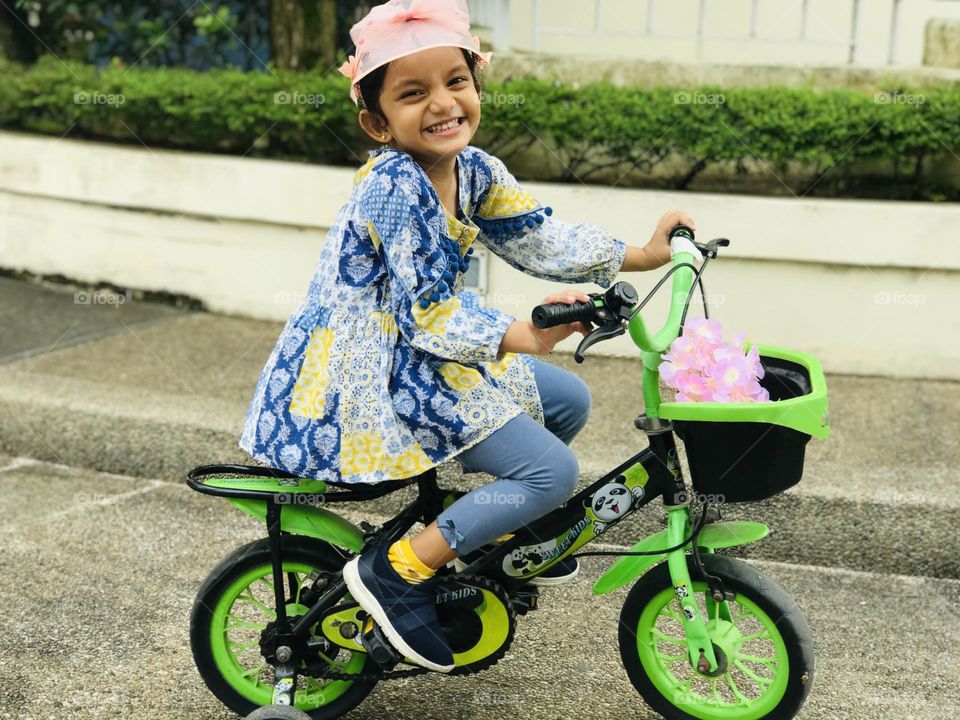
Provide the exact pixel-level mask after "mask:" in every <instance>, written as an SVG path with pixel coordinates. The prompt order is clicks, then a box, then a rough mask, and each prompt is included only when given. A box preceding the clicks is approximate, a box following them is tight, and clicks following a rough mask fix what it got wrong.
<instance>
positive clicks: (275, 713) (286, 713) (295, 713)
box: [244, 705, 311, 720]
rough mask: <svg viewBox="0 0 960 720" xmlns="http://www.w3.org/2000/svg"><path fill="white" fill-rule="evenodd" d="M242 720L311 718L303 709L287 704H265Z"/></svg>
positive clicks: (304, 719) (308, 719)
mask: <svg viewBox="0 0 960 720" xmlns="http://www.w3.org/2000/svg"><path fill="white" fill-rule="evenodd" d="M244 720H311V718H310V716H309V715H307V714H306V713H305V712H304V711H303V710H297V709H296V708H295V707H290V706H289V705H267V706H265V707H262V708H257V709H256V710H254V711H253V712H252V713H250V714H249V715H247V716H246V717H245V718H244Z"/></svg>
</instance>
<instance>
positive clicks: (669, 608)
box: [664, 602, 683, 625]
mask: <svg viewBox="0 0 960 720" xmlns="http://www.w3.org/2000/svg"><path fill="white" fill-rule="evenodd" d="M664 609H665V610H666V611H667V616H668V617H670V618H673V619H674V620H676V621H677V622H678V623H680V624H681V625H683V618H682V617H680V613H678V612H677V609H676V608H675V607H674V606H673V603H672V602H671V603H670V604H668V605H665V606H664Z"/></svg>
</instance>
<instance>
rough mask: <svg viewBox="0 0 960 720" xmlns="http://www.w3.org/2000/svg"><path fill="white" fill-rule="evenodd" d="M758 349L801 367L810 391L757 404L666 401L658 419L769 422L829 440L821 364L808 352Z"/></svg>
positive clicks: (827, 413)
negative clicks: (806, 376) (807, 380)
mask: <svg viewBox="0 0 960 720" xmlns="http://www.w3.org/2000/svg"><path fill="white" fill-rule="evenodd" d="M744 347H745V348H749V347H751V345H750V344H747V345H745V346H744ZM757 349H758V350H759V351H760V355H761V357H770V358H777V359H780V360H789V361H790V362H794V363H796V364H798V365H800V366H801V367H803V368H804V369H805V370H806V371H807V373H808V375H809V376H810V392H809V393H807V394H806V395H802V396H801V397H796V398H790V399H789V400H774V401H770V402H756V403H752V402H751V403H719V402H691V403H678V402H665V403H661V404H660V417H661V418H663V419H664V420H690V421H695V422H758V423H768V424H771V425H779V426H781V427H787V428H792V429H793V430H797V431H799V432H802V433H806V434H807V435H812V436H813V437H818V438H827V437H829V436H830V414H829V409H828V402H827V381H826V378H825V377H824V375H823V368H822V367H821V366H820V361H819V360H817V359H816V358H815V357H813V356H812V355H808V354H807V353H802V352H799V351H797V350H788V349H786V348H781V347H775V346H773V345H757Z"/></svg>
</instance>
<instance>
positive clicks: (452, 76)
mask: <svg viewBox="0 0 960 720" xmlns="http://www.w3.org/2000/svg"><path fill="white" fill-rule="evenodd" d="M379 101H380V113H379V114H377V113H374V112H371V111H369V110H364V111H363V112H361V113H360V124H361V126H362V127H363V129H364V130H366V132H367V134H369V135H370V137H372V138H373V139H374V140H376V141H378V142H387V143H389V144H390V145H391V146H392V147H395V148H397V149H398V150H403V151H404V152H406V153H409V154H410V156H411V157H413V159H414V160H416V161H417V162H418V163H419V164H420V165H421V166H424V167H427V166H433V165H436V164H438V163H440V162H442V161H444V160H450V159H452V158H454V157H456V155H457V154H458V153H459V152H460V151H461V150H463V149H464V148H465V147H466V146H467V145H469V144H470V140H471V139H472V138H473V136H474V134H475V133H476V131H477V126H478V125H479V123H480V95H479V93H478V91H477V87H476V85H475V83H474V79H473V75H472V73H471V71H470V68H469V66H468V65H467V61H466V58H465V57H464V54H463V51H462V50H461V49H460V48H456V47H440V48H433V49H430V50H422V51H420V52H418V53H414V54H413V55H408V56H406V57H402V58H400V59H399V60H394V61H393V62H391V63H390V65H389V66H388V67H387V71H386V75H385V76H384V80H383V88H382V90H381V93H380V98H379Z"/></svg>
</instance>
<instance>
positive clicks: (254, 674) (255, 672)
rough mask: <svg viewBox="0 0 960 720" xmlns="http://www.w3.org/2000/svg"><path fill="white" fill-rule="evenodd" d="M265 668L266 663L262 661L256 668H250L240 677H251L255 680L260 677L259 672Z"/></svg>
mask: <svg viewBox="0 0 960 720" xmlns="http://www.w3.org/2000/svg"><path fill="white" fill-rule="evenodd" d="M266 666H267V661H266V660H264V661H263V662H262V663H260V664H259V665H257V666H256V667H254V668H250V669H249V670H247V671H246V672H245V673H243V674H242V675H241V677H245V678H246V677H251V676H252V677H253V678H254V679H257V678H259V677H260V671H261V670H263V669H264V668H265V667H266Z"/></svg>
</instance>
